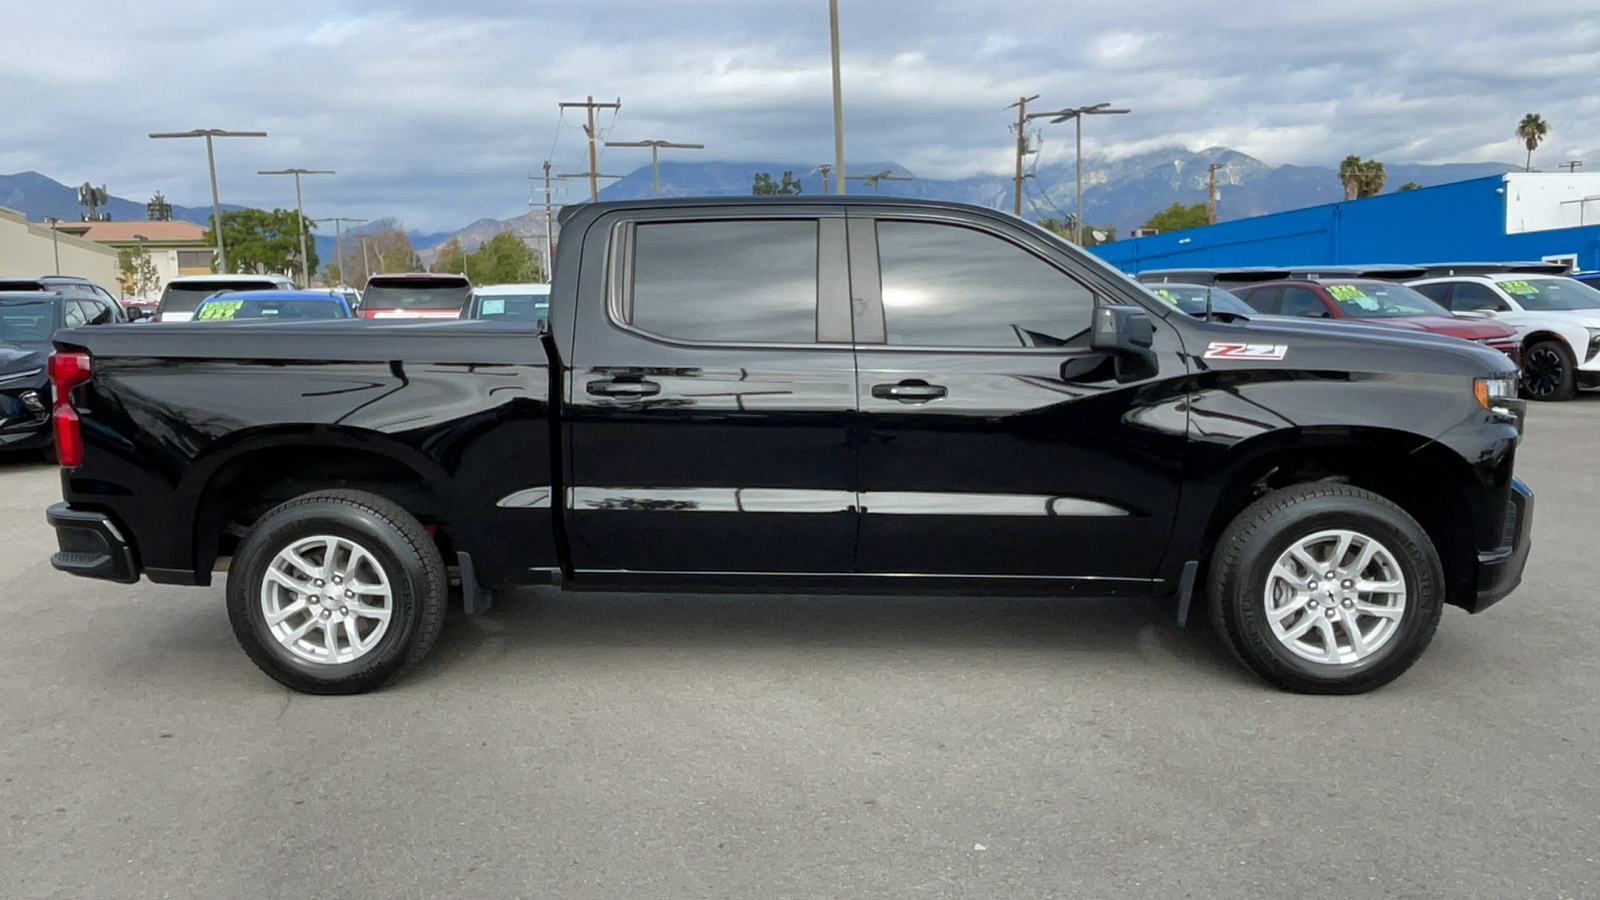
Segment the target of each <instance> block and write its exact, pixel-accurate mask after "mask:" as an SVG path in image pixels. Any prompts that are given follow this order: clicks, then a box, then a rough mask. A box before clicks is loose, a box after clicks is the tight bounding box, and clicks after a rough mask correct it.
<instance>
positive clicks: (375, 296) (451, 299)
mask: <svg viewBox="0 0 1600 900" xmlns="http://www.w3.org/2000/svg"><path fill="white" fill-rule="evenodd" d="M471 293H472V282H470V281H468V280H467V278H466V276H464V275H450V274H444V273H440V274H435V273H430V272H404V273H398V274H392V275H374V276H372V277H371V278H368V279H367V289H366V290H364V291H362V292H361V317H362V318H363V319H459V318H461V309H462V307H464V306H465V305H466V303H467V297H468V295H470V294H471Z"/></svg>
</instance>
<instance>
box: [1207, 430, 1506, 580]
mask: <svg viewBox="0 0 1600 900" xmlns="http://www.w3.org/2000/svg"><path fill="white" fill-rule="evenodd" d="M1212 471H1213V472H1214V473H1215V474H1214V476H1213V477H1212V478H1210V479H1203V480H1202V482H1201V483H1202V484H1204V485H1205V486H1206V489H1205V490H1206V492H1205V493H1204V494H1203V495H1202V496H1201V497H1198V498H1197V501H1198V503H1199V504H1200V505H1201V506H1202V508H1201V509H1199V510H1196V513H1198V517H1199V518H1200V522H1198V523H1196V524H1198V525H1199V530H1200V534H1201V535H1202V537H1201V540H1200V543H1199V545H1198V546H1196V547H1192V548H1190V550H1189V552H1190V553H1191V554H1193V555H1191V556H1188V557H1187V558H1188V559H1197V560H1198V561H1199V563H1200V567H1201V577H1200V578H1197V579H1196V583H1199V584H1204V583H1206V582H1205V580H1204V578H1205V576H1206V574H1208V570H1209V565H1210V562H1211V555H1212V553H1213V552H1214V550H1215V547H1216V542H1217V539H1218V538H1219V537H1220V536H1221V534H1222V532H1223V530H1224V529H1225V528H1227V526H1228V523H1229V522H1231V521H1233V519H1234V517H1235V516H1237V515H1238V514H1239V513H1240V512H1242V511H1243V510H1244V508H1245V507H1247V506H1249V505H1250V504H1251V503H1252V502H1254V501H1255V500H1256V499H1257V498H1259V497H1261V496H1263V495H1265V494H1267V493H1269V492H1271V491H1274V490H1278V489H1280V488H1285V487H1291V486H1294V485H1298V484H1305V483H1310V482H1317V481H1335V482H1342V483H1346V484H1351V485H1354V486H1356V487H1361V488H1365V489H1367V490H1369V491H1372V492H1373V493H1375V494H1378V495H1379V496H1382V497H1384V498H1386V499H1388V500H1390V501H1391V502H1393V503H1394V504H1395V505H1397V506H1399V507H1400V508H1401V509H1403V510H1405V511H1406V512H1407V513H1408V514H1409V515H1410V516H1411V517H1412V518H1414V519H1416V520H1417V522H1418V524H1419V525H1421V526H1422V528H1423V530H1424V531H1426V532H1427V534H1428V536H1429V538H1430V539H1431V540H1432V541H1433V543H1434V547H1435V549H1436V550H1437V551H1438V553H1439V558H1440V561H1441V562H1442V563H1443V565H1444V569H1445V584H1446V600H1447V602H1449V603H1452V604H1454V605H1460V606H1465V605H1468V604H1470V603H1471V602H1472V600H1473V598H1474V596H1475V591H1476V574H1477V550H1476V545H1477V534H1476V531H1475V527H1476V525H1477V524H1478V523H1477V518H1478V517H1477V516H1476V515H1475V514H1474V510H1473V504H1472V500H1471V498H1472V494H1473V491H1474V490H1475V489H1477V488H1478V485H1479V481H1480V479H1479V476H1478V474H1477V473H1476V472H1475V470H1474V468H1473V466H1472V464H1471V463H1469V462H1468V461H1467V460H1466V459H1465V458H1463V457H1462V456H1461V455H1460V454H1458V453H1456V452H1455V451H1454V450H1451V449H1450V448H1449V447H1446V446H1445V445H1443V444H1441V443H1439V442H1437V441H1434V440H1431V439H1429V438H1427V437H1424V436H1423V435H1419V434H1415V433H1411V432H1406V431H1402V430H1398V429H1392V428H1379V427H1370V428H1366V427H1363V428H1337V429H1319V428H1290V429H1283V430H1281V431H1276V432H1273V433H1271V434H1266V435H1260V436H1258V437H1255V438H1251V439H1249V440H1245V441H1241V442H1240V443H1238V444H1236V445H1234V446H1233V447H1231V448H1229V449H1228V450H1227V451H1226V452H1225V453H1224V454H1223V455H1222V456H1221V457H1220V459H1218V460H1217V461H1216V462H1215V463H1214V465H1213V467H1212ZM1190 521H1191V522H1194V521H1195V520H1194V519H1193V518H1191V519H1190Z"/></svg>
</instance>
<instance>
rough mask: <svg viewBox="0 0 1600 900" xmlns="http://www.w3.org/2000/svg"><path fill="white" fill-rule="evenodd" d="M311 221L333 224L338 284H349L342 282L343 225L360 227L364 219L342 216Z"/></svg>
mask: <svg viewBox="0 0 1600 900" xmlns="http://www.w3.org/2000/svg"><path fill="white" fill-rule="evenodd" d="M311 221H313V222H332V223H333V253H334V255H335V256H337V257H339V283H340V284H341V285H344V284H349V282H347V281H345V280H344V228H343V225H344V223H346V222H349V223H350V224H352V225H360V224H361V223H363V222H365V221H367V220H366V219H347V218H345V217H343V216H329V217H328V218H326V219H312V220H311Z"/></svg>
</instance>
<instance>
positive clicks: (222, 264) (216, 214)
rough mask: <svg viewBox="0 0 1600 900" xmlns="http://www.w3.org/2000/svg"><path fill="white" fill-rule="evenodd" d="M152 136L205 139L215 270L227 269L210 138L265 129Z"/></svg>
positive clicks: (259, 134) (257, 133)
mask: <svg viewBox="0 0 1600 900" xmlns="http://www.w3.org/2000/svg"><path fill="white" fill-rule="evenodd" d="M150 136H151V137H153V138H192V137H203V138H205V139H206V165H207V166H209V167H210V168H211V230H212V231H215V232H216V238H217V271H218V272H222V273H224V274H226V273H227V271H228V251H227V248H225V247H223V246H222V203H221V201H219V200H218V199H217V157H216V154H215V153H213V152H212V149H211V139H212V138H219V137H266V136H267V133H266V132H265V131H226V130H224V129H221V128H196V129H195V130H193V131H163V132H159V133H156V134H152V135H150Z"/></svg>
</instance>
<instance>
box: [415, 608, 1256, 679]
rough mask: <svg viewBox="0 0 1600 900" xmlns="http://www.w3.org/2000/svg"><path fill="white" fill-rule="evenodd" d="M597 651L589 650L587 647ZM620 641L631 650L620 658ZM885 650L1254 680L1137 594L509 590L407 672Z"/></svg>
mask: <svg viewBox="0 0 1600 900" xmlns="http://www.w3.org/2000/svg"><path fill="white" fill-rule="evenodd" d="M595 651H598V652H599V656H598V657H595V655H594V652H595ZM616 651H623V652H624V653H625V654H628V655H618V654H617V653H616ZM661 653H665V654H669V655H671V654H678V653H683V654H686V655H689V656H692V657H704V656H707V655H727V656H733V657H738V656H751V655H759V654H785V655H789V656H792V655H793V654H797V653H798V654H802V655H805V654H814V655H815V656H816V657H818V658H819V659H826V660H827V661H828V662H830V663H832V662H846V663H848V662H849V661H850V660H852V659H871V658H874V657H883V656H885V655H890V656H894V657H895V658H896V659H898V660H901V661H906V660H907V659H908V658H915V657H917V656H924V657H929V658H932V657H937V658H939V659H941V660H944V661H950V660H951V659H956V660H958V661H959V660H963V659H965V660H970V661H972V662H973V663H974V664H986V663H990V662H1005V663H1007V664H1010V663H1026V662H1029V661H1030V659H1031V661H1033V662H1036V661H1037V658H1040V657H1043V658H1047V659H1049V660H1051V664H1060V665H1064V666H1069V667H1079V666H1086V667H1087V668H1086V669H1085V671H1086V672H1097V673H1099V672H1104V671H1106V670H1107V669H1124V670H1128V669H1137V668H1140V667H1148V666H1150V664H1151V663H1157V664H1158V665H1157V668H1161V669H1166V668H1178V669H1183V670H1187V671H1188V672H1190V673H1191V674H1200V673H1205V674H1208V675H1215V676H1217V677H1218V678H1221V679H1223V680H1224V681H1231V682H1238V683H1255V682H1254V679H1253V678H1251V677H1249V676H1248V674H1246V673H1244V672H1243V671H1242V670H1241V669H1240V667H1239V666H1238V665H1237V664H1235V663H1234V662H1233V660H1232V659H1231V658H1230V657H1229V655H1228V652H1227V650H1226V649H1225V648H1223V647H1222V646H1221V645H1220V643H1219V642H1217V641H1216V640H1215V639H1214V638H1213V637H1212V636H1211V634H1210V632H1209V630H1207V629H1204V628H1198V627H1195V626H1194V624H1193V623H1191V627H1189V628H1187V629H1180V628H1178V627H1177V626H1176V625H1175V624H1173V623H1172V622H1170V621H1168V620H1166V619H1164V618H1163V617H1161V616H1160V615H1159V614H1158V612H1157V610H1156V609H1155V607H1154V606H1153V605H1151V604H1148V603H1145V602H1141V601H1136V600H1135V601H1130V600H1088V599H1078V598H1073V599H1050V598H1043V599H1041V598H993V597H983V598H974V597H883V596H812V595H806V596H789V595H759V596H746V595H738V596H728V595H695V594H656V595H629V594H584V595H571V594H561V593H559V592H557V591H554V590H550V589H525V590H521V591H518V592H516V593H509V592H508V593H505V594H502V596H501V597H500V598H499V599H498V600H497V602H496V604H495V607H494V609H493V610H491V611H490V612H489V614H488V615H485V616H476V617H469V616H466V615H463V614H461V612H460V610H459V608H456V609H453V610H452V612H451V614H450V616H449V618H448V621H447V623H446V625H445V628H444V632H443V634H442V635H441V636H440V638H439V643H438V645H437V646H436V647H435V649H434V652H433V654H432V657H431V658H430V660H429V661H428V662H427V663H425V664H424V665H423V666H422V667H421V669H420V670H419V671H418V672H416V673H415V674H414V675H412V676H411V677H409V678H407V679H406V680H407V681H409V682H425V681H430V680H433V679H435V678H451V679H454V678H457V677H461V676H463V675H466V674H467V673H469V672H470V673H471V674H472V675H473V676H474V677H477V676H482V677H492V674H493V672H494V671H496V670H500V669H505V670H517V669H520V668H521V667H522V666H524V665H535V664H538V663H540V662H549V661H550V660H551V659H553V658H558V657H559V658H562V659H563V660H567V661H572V662H575V663H578V664H583V663H585V662H587V661H588V659H594V658H598V659H600V660H603V661H604V662H605V664H609V665H616V664H619V663H620V664H624V665H626V664H627V662H628V661H629V660H630V659H633V658H637V657H638V656H640V655H650V656H652V657H657V658H658V656H659V654H661Z"/></svg>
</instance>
